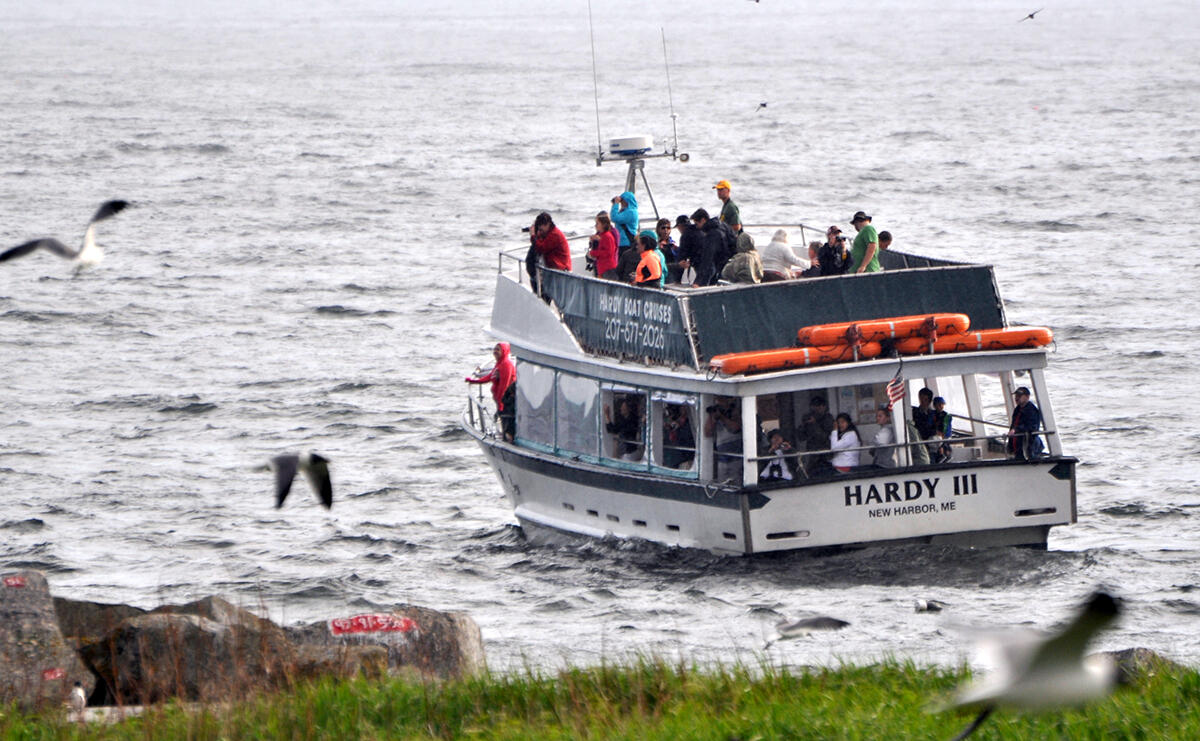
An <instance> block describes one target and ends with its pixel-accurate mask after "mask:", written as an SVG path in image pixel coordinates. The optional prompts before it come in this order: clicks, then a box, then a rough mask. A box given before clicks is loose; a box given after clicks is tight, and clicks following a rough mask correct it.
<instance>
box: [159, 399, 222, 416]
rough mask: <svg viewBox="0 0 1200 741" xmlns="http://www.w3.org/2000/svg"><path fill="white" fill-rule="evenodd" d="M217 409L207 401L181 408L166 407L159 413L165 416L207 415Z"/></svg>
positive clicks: (185, 405)
mask: <svg viewBox="0 0 1200 741" xmlns="http://www.w3.org/2000/svg"><path fill="white" fill-rule="evenodd" d="M216 408H217V405H216V404H213V403H212V402H207V401H194V402H191V403H189V404H183V405H181V406H165V407H161V408H160V409H159V410H158V411H160V412H163V413H164V414H172V413H176V412H178V413H180V414H206V413H208V412H211V411H213V410H214V409H216Z"/></svg>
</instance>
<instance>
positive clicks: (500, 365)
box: [465, 342, 517, 443]
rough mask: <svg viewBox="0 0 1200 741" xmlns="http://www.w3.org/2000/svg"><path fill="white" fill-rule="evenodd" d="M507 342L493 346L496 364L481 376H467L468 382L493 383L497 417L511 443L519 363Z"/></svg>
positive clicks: (514, 428)
mask: <svg viewBox="0 0 1200 741" xmlns="http://www.w3.org/2000/svg"><path fill="white" fill-rule="evenodd" d="M510 353H511V349H510V347H509V344H508V343H507V342H497V343H496V346H495V347H494V348H492V357H494V358H495V359H496V365H494V366H492V369H491V370H489V371H488V372H487V373H484V374H483V375H481V376H467V378H466V379H465V380H466V382H467V383H487V382H488V381H491V383H492V399H493V400H494V401H495V402H496V417H497V418H499V420H500V425H501V427H502V429H503V430H504V439H505V440H507V441H509V442H510V443H511V442H512V441H513V437H514V436H515V435H516V413H517V383H516V381H517V364H516V363H514V362H513V359H512V355H511V354H510Z"/></svg>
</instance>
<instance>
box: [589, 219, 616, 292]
mask: <svg viewBox="0 0 1200 741" xmlns="http://www.w3.org/2000/svg"><path fill="white" fill-rule="evenodd" d="M588 244H589V245H590V247H591V249H589V250H588V253H587V254H588V258H589V259H590V260H592V261H593V264H594V265H595V273H596V276H597V277H600V278H603V277H604V274H605V273H607V272H608V271H610V270H612V269H613V268H615V267H617V230H616V229H614V228H613V225H612V219H611V218H609V215H608V214H606V213H604V212H603V211H601V212H600V213H598V214H596V233H595V234H593V235H592V236H591V238H590V239H589V240H588Z"/></svg>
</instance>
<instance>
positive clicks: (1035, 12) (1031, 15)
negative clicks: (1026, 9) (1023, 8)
mask: <svg viewBox="0 0 1200 741" xmlns="http://www.w3.org/2000/svg"><path fill="white" fill-rule="evenodd" d="M1043 10H1045V8H1038V9H1037V10H1035V11H1033V12H1032V13H1030V14H1029V15H1027V16H1025V17H1024V18H1022V19H1021V21H1032V20H1033V17H1034V16H1035V15H1037V14H1038V13H1041V12H1042V11H1043ZM1021 21H1017V23H1020V22H1021Z"/></svg>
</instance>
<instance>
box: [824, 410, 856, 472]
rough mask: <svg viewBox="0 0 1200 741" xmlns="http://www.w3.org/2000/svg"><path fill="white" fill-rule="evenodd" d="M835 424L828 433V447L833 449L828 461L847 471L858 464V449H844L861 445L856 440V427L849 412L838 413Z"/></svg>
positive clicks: (842, 470)
mask: <svg viewBox="0 0 1200 741" xmlns="http://www.w3.org/2000/svg"><path fill="white" fill-rule="evenodd" d="M835 424H836V426H835V427H834V430H833V432H831V433H829V449H830V450H832V451H834V453H833V460H832V461H830V463H832V464H833V467H834V468H836V469H837V470H838V471H841V472H842V473H848V472H849V471H850V469H852V468H854V467H855V466H857V465H858V451H857V450H846V448H858V447H861V446H862V443H860V442H859V440H858V429H857V428H855V426H854V423H853V422H851V421H850V415H849V414H846V413H845V412H842V413H841V414H839V415H838V416H837V420H836V423H835Z"/></svg>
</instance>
